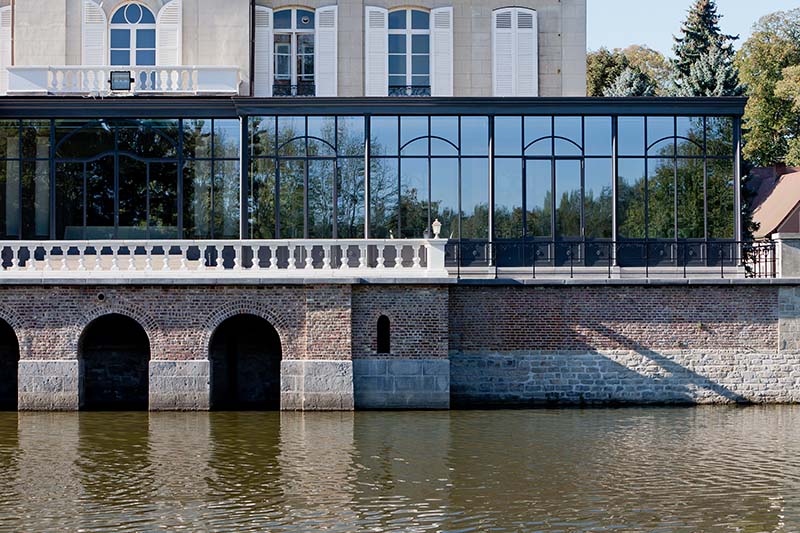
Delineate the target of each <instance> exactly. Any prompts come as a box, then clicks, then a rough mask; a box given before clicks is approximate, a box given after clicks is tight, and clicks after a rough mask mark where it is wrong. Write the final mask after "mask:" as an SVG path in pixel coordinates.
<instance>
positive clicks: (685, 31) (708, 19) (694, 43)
mask: <svg viewBox="0 0 800 533" xmlns="http://www.w3.org/2000/svg"><path fill="white" fill-rule="evenodd" d="M720 18H722V17H721V16H720V15H719V14H718V13H717V3H716V2H715V1H714V0H696V1H695V4H694V6H692V8H691V9H690V10H689V15H688V16H687V17H686V20H685V21H684V22H683V25H682V26H681V36H679V37H675V45H674V47H673V50H674V51H675V60H674V62H673V64H674V67H675V70H676V71H677V72H676V73H677V77H678V78H679V79H681V78H688V77H689V76H690V75H691V70H692V65H694V64H695V63H697V62H698V61H699V60H700V58H701V57H703V56H704V55H706V54H708V52H709V51H710V50H711V49H712V48H713V47H715V46H716V47H717V48H719V49H720V50H721V51H722V52H723V54H727V55H728V56H730V57H732V56H733V41H735V40H736V39H738V36H732V35H725V34H723V33H722V31H721V30H720V28H719V21H720Z"/></svg>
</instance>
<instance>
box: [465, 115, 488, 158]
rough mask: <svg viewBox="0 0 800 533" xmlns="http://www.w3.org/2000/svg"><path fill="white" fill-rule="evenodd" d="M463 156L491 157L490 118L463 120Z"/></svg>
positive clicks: (466, 118)
mask: <svg viewBox="0 0 800 533" xmlns="http://www.w3.org/2000/svg"><path fill="white" fill-rule="evenodd" d="M461 155H489V117H462V118H461Z"/></svg>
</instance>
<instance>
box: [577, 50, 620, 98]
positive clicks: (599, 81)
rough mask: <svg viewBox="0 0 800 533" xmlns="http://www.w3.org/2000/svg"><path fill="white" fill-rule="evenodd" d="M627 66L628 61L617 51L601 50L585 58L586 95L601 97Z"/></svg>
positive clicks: (590, 53)
mask: <svg viewBox="0 0 800 533" xmlns="http://www.w3.org/2000/svg"><path fill="white" fill-rule="evenodd" d="M627 66H628V59H627V58H626V57H625V55H624V54H623V53H621V52H620V51H619V50H614V51H609V50H608V48H601V49H600V50H598V51H596V52H589V54H588V55H587V56H586V95H587V96H603V91H605V90H606V89H607V88H608V87H609V86H610V85H611V84H612V83H614V81H615V80H616V79H617V78H618V77H619V75H620V74H622V71H623V70H625V68H626V67H627Z"/></svg>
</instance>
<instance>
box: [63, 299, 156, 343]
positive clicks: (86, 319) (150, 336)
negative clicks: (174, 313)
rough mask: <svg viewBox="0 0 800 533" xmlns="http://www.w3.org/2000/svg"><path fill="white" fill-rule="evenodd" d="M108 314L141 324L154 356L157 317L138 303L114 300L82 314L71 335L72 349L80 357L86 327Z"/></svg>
mask: <svg viewBox="0 0 800 533" xmlns="http://www.w3.org/2000/svg"><path fill="white" fill-rule="evenodd" d="M108 315H122V316H125V317H128V318H130V319H131V320H133V321H134V322H136V323H137V324H139V326H141V328H142V329H143V330H144V333H145V335H146V336H147V342H148V344H149V348H150V355H151V357H152V354H153V352H154V347H155V346H156V343H157V342H158V340H159V339H158V324H157V322H156V320H155V318H153V316H152V315H151V314H150V313H148V312H146V311H145V310H144V309H142V308H141V307H139V306H137V305H133V304H130V303H127V302H114V301H110V302H107V303H104V304H103V305H98V306H96V307H94V308H93V309H91V310H89V311H88V312H86V313H83V314H82V315H81V319H80V323H79V324H77V325H76V326H75V327H74V330H75V331H73V332H72V334H71V335H70V351H71V352H72V353H74V354H76V356H77V357H79V356H80V354H79V350H80V342H81V339H82V338H83V334H84V333H85V332H86V328H88V327H89V325H90V324H91V323H92V322H94V321H95V320H97V319H98V318H100V317H104V316H108Z"/></svg>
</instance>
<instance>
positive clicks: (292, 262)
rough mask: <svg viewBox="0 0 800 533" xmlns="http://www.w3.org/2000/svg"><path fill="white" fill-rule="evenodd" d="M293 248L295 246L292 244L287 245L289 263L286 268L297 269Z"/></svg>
mask: <svg viewBox="0 0 800 533" xmlns="http://www.w3.org/2000/svg"><path fill="white" fill-rule="evenodd" d="M295 248H296V247H295V245H294V244H290V245H289V265H288V267H287V270H297V264H296V261H297V258H296V257H295V256H294V251H295Z"/></svg>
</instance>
